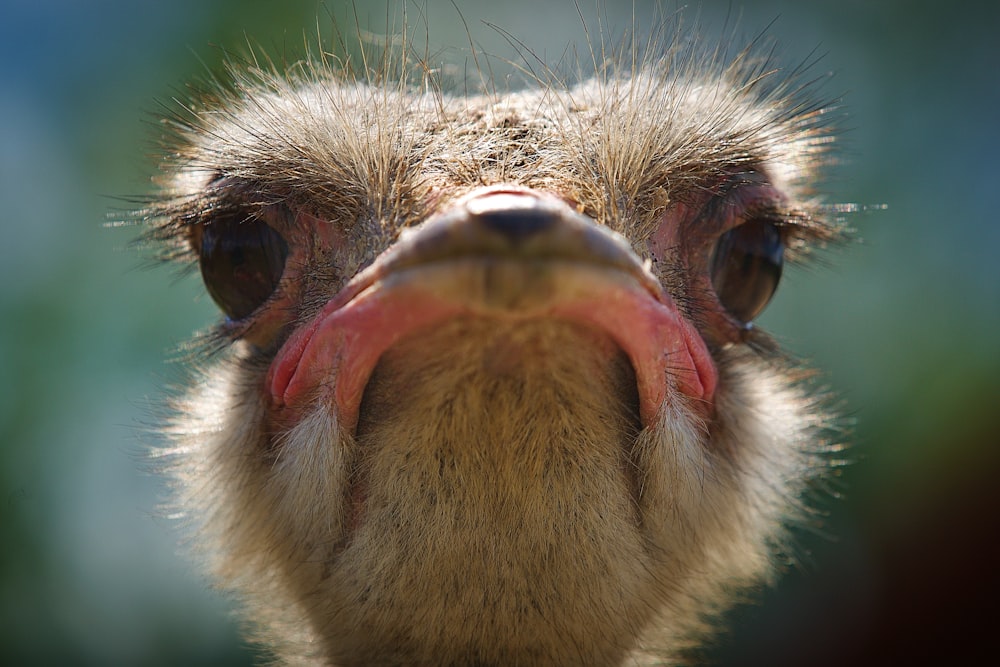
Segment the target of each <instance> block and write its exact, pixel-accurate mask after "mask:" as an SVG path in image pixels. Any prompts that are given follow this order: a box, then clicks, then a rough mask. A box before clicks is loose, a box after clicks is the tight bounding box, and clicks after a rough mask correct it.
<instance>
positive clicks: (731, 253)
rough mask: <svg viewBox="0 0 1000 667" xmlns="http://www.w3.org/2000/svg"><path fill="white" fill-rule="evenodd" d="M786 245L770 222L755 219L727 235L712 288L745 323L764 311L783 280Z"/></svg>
mask: <svg viewBox="0 0 1000 667" xmlns="http://www.w3.org/2000/svg"><path fill="white" fill-rule="evenodd" d="M784 250H785V245H784V242H783V241H782V239H781V232H780V231H778V228H777V227H776V226H775V225H774V224H773V223H772V222H770V221H768V220H763V219H761V220H758V219H751V220H748V221H747V222H745V223H743V224H741V225H739V226H738V227H735V228H734V229H731V230H729V231H728V232H726V233H725V234H723V235H722V236H721V237H720V238H719V241H718V243H717V244H716V246H715V252H714V254H713V255H712V286H713V287H714V288H715V293H716V294H717V295H718V298H719V302H720V303H721V304H722V305H723V306H724V307H725V309H726V310H727V311H729V313H730V314H731V315H732V316H733V317H735V318H736V319H738V320H740V321H741V322H745V323H746V322H750V321H751V320H753V319H754V318H755V317H757V315H759V314H760V313H761V311H763V310H764V307H765V306H767V303H768V302H769V301H770V300H771V297H772V296H773V295H774V291H775V289H777V287H778V281H779V280H780V279H781V267H782V263H783V257H784Z"/></svg>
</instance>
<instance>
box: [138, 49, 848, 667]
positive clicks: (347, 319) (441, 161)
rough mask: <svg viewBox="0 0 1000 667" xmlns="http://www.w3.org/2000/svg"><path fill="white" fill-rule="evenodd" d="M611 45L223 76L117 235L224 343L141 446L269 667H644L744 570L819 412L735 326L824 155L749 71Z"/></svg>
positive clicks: (768, 346)
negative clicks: (173, 489)
mask: <svg viewBox="0 0 1000 667" xmlns="http://www.w3.org/2000/svg"><path fill="white" fill-rule="evenodd" d="M597 51H599V49H595V52H597ZM625 51H627V52H623V53H620V54H618V56H616V57H611V58H609V60H608V62H604V63H600V64H599V65H598V66H597V67H595V74H594V75H593V76H592V77H590V78H586V77H584V78H581V80H580V81H578V82H576V83H565V82H562V81H561V80H559V79H558V78H557V77H556V76H555V75H554V74H553V75H551V76H546V75H538V76H537V77H536V78H535V80H534V81H533V82H532V84H531V85H526V86H525V87H524V88H523V89H516V90H510V91H505V92H500V91H498V90H497V89H496V88H495V87H490V86H487V87H486V92H483V93H482V94H474V95H458V94H455V93H452V92H449V91H448V90H445V89H444V88H443V87H442V86H440V85H439V82H438V81H436V80H435V79H434V78H433V75H432V74H431V73H430V72H431V70H430V68H429V67H425V68H423V69H421V68H420V67H406V66H403V67H402V68H401V69H402V70H404V71H402V72H399V71H396V69H397V68H396V67H394V64H393V59H392V57H391V56H389V55H387V56H385V58H384V59H383V60H382V61H381V62H380V64H379V65H378V66H376V67H374V68H373V69H371V70H366V71H363V72H360V73H351V72H350V71H349V68H348V67H346V66H343V65H342V64H341V63H339V62H338V61H332V60H330V59H322V60H319V61H307V62H305V63H303V64H300V65H297V66H295V67H292V68H289V69H288V70H287V71H282V72H280V73H277V72H274V71H260V70H256V69H253V68H248V69H244V70H240V71H236V72H235V73H234V80H235V82H234V84H233V85H232V86H231V87H230V88H229V89H228V90H227V92H223V93H220V94H217V95H215V96H214V97H213V98H212V99H211V100H210V101H204V102H197V103H192V104H191V105H189V106H187V107H185V109H184V111H183V112H182V113H180V114H178V116H177V117H176V118H175V119H174V121H175V123H174V125H175V127H176V128H177V135H178V136H177V137H176V138H175V141H174V143H172V145H171V150H170V152H169V157H168V158H167V159H166V160H165V162H164V164H163V172H162V177H161V180H162V184H163V187H162V193H161V194H160V195H159V197H158V199H157V200H156V202H155V203H154V205H152V206H151V207H150V208H149V209H148V210H147V211H145V212H144V214H143V215H144V216H145V217H146V218H147V220H148V221H149V223H150V225H151V227H150V229H151V230H152V231H151V232H150V233H151V235H152V236H153V237H155V238H156V239H157V240H158V241H159V242H160V243H162V244H163V247H165V248H167V251H166V254H168V255H171V256H173V257H174V258H180V259H182V260H185V261H188V262H191V263H193V264H195V265H197V266H198V267H200V271H201V275H202V277H203V279H204V283H205V287H206V290H207V292H208V294H209V295H210V296H211V297H212V299H213V300H214V301H215V302H216V303H217V304H218V305H219V307H220V309H221V310H222V312H223V314H224V319H223V321H222V322H221V323H220V324H219V325H218V326H217V327H216V328H215V329H214V330H213V332H212V334H211V335H210V336H209V337H208V340H209V342H210V344H209V345H207V346H206V347H207V348H210V349H206V350H205V354H204V358H203V359H202V362H201V363H200V364H198V366H197V368H196V369H195V370H193V371H192V372H191V375H190V378H189V380H190V381H189V387H188V388H187V389H186V390H185V391H184V393H183V395H182V396H180V397H178V398H177V399H176V400H175V402H174V405H173V412H174V417H173V418H172V419H171V420H170V422H169V423H168V425H167V428H166V430H167V433H168V440H169V443H170V444H169V448H168V450H167V451H166V452H165V456H167V457H168V458H169V459H170V461H171V467H172V470H173V471H174V473H175V478H176V481H177V502H178V503H179V504H180V505H181V506H182V507H183V508H184V510H185V511H186V513H187V515H188V516H189V518H190V520H191V522H192V524H193V527H192V530H193V531H194V535H195V541H196V543H197V544H198V545H199V547H200V550H201V553H202V557H203V559H204V560H205V561H206V562H207V563H208V565H209V567H210V568H211V571H212V574H213V576H214V577H215V578H216V580H217V581H218V583H219V584H220V585H221V586H222V587H224V588H225V589H227V590H229V591H231V592H233V593H234V594H235V595H236V596H237V597H238V599H239V600H240V603H241V605H242V609H243V610H244V613H245V618H246V620H247V621H248V627H249V628H250V631H251V632H252V633H253V636H254V637H255V639H256V640H258V641H260V642H261V643H263V644H264V645H266V646H267V647H268V648H269V649H270V650H271V651H273V652H274V654H275V655H276V656H278V657H279V658H281V659H283V660H287V661H290V662H297V661H314V662H317V663H321V664H335V665H375V664H442V665H444V664H448V665H458V664H469V665H473V664H474V665H502V664H518V665H536V664H537V665H557V664H563V665H580V664H594V665H598V664H600V665H614V664H621V663H628V664H638V663H646V662H650V663H654V662H658V661H661V660H668V659H670V658H671V656H675V655H676V654H677V653H678V651H680V650H683V649H684V648H685V647H687V646H689V645H690V643H691V642H692V641H693V640H696V639H697V638H698V637H700V636H702V635H703V634H704V633H705V632H706V630H707V628H708V627H709V625H710V619H711V617H712V615H713V614H716V613H717V612H719V611H720V610H722V609H724V608H725V607H726V606H727V605H728V604H730V603H731V602H732V600H733V598H734V595H735V594H737V593H738V592H739V591H741V590H743V589H745V588H746V587H747V586H749V585H752V584H756V583H759V582H760V581H762V580H766V579H767V578H768V577H769V576H770V575H771V573H772V570H773V563H774V561H775V554H777V553H782V552H783V550H784V548H785V542H786V539H785V537H786V536H785V533H786V530H787V526H788V525H789V524H790V523H791V522H794V521H796V520H797V519H799V518H800V517H801V516H802V513H803V511H804V510H803V505H802V503H801V501H800V498H801V496H802V494H803V492H804V491H805V490H806V487H807V486H808V485H809V483H810V481H811V480H813V479H815V478H816V477H817V475H818V474H820V473H821V471H822V470H823V469H824V467H825V466H826V464H825V462H824V459H825V457H824V455H823V453H824V452H823V450H824V448H825V447H827V446H828V445H827V444H825V443H824V440H823V434H822V429H824V428H825V426H826V424H827V421H828V420H827V418H826V416H825V415H824V414H823V413H822V411H821V410H820V409H819V408H818V407H817V401H816V400H815V398H814V397H812V396H811V395H810V392H809V390H808V387H807V383H806V382H805V380H806V378H807V377H808V375H807V374H806V373H805V372H803V371H802V370H801V369H800V368H799V367H797V366H796V365H795V364H793V363H792V362H790V361H789V360H788V359H787V358H786V357H785V356H784V355H783V354H782V353H781V352H780V351H779V349H778V347H777V346H776V345H775V344H774V343H773V341H772V340H771V339H770V338H769V337H767V335H766V334H764V333H763V332H762V331H760V330H759V329H758V328H756V327H755V326H754V325H753V321H754V319H755V317H757V315H758V314H759V313H760V312H761V311H762V309H763V308H764V307H765V305H766V304H767V303H768V301H769V300H770V298H771V296H772V294H773V293H774V291H775V288H776V287H777V284H778V281H779V278H780V276H781V272H782V264H783V262H784V261H788V260H793V261H794V260H801V259H803V258H805V257H807V255H808V254H809V251H810V250H811V249H812V248H814V247H816V246H817V245H822V244H824V243H825V242H826V241H828V240H829V239H830V238H832V237H833V236H834V235H835V234H836V229H835V225H833V224H831V223H830V222H829V221H828V220H826V219H825V216H824V213H823V209H822V208H821V207H820V206H819V205H818V203H817V201H816V200H815V198H814V195H813V190H812V185H813V182H814V180H815V178H816V173H815V171H816V168H817V167H818V166H819V164H820V163H821V162H822V155H823V152H824V150H825V147H826V146H827V145H828V144H829V133H828V132H827V131H826V130H825V129H824V124H823V123H822V121H821V118H820V117H821V107H820V106H818V105H816V104H814V103H812V102H811V101H810V100H809V99H808V96H807V95H806V94H804V93H803V92H802V88H801V87H800V83H797V82H796V81H795V77H794V76H792V77H790V78H784V79H783V78H782V75H780V74H771V73H770V66H769V64H768V63H767V62H766V60H758V59H755V58H754V57H753V56H752V53H750V52H743V53H740V54H738V55H737V56H736V57H735V58H733V59H731V60H729V61H723V60H722V58H721V57H718V55H717V54H715V55H713V54H709V56H708V57H700V56H699V55H698V54H697V53H695V52H693V51H690V50H688V49H687V48H685V47H682V46H680V45H677V44H664V43H662V42H659V43H657V44H654V45H653V46H650V47H649V49H648V50H647V51H646V52H644V53H641V54H640V53H637V52H636V51H634V50H627V49H626V50H625ZM536 69H537V68H536Z"/></svg>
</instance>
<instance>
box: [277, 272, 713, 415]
mask: <svg viewBox="0 0 1000 667" xmlns="http://www.w3.org/2000/svg"><path fill="white" fill-rule="evenodd" d="M380 259H382V258H380ZM488 261H491V260H486V259H482V258H474V257H465V258H463V257H453V258H450V259H445V260H441V261H437V262H429V263H427V264H422V265H417V266H410V267H405V268H399V269H396V270H386V269H385V268H384V267H383V263H382V262H380V261H379V260H376V262H375V263H374V264H373V265H371V266H370V267H368V268H367V269H366V270H365V271H362V272H361V273H360V274H358V275H357V276H356V277H355V278H354V280H352V281H351V282H350V283H349V284H348V285H347V286H345V287H344V289H342V290H341V291H340V292H339V293H338V294H337V295H336V296H334V297H333V299H331V300H330V301H329V302H328V303H327V304H326V306H324V308H323V309H322V310H321V311H320V312H319V313H318V314H317V315H316V317H315V318H314V319H313V320H312V322H310V323H309V324H308V325H307V326H304V327H302V328H301V329H299V330H298V331H296V332H295V333H294V334H293V335H292V336H291V337H290V338H289V339H288V341H286V342H285V344H284V345H283V346H282V348H281V350H279V352H278V354H277V356H276V358H275V360H274V361H273V363H272V364H271V368H270V371H269V373H268V379H267V386H268V389H269V391H270V394H271V400H272V403H273V406H274V408H275V409H276V411H277V413H278V415H279V417H280V418H290V419H294V418H295V417H297V416H300V415H301V411H302V410H303V409H305V408H306V407H307V406H309V405H311V404H312V403H313V402H314V401H317V400H319V401H329V402H332V404H333V405H334V406H335V408H336V411H337V416H338V419H339V420H340V423H341V425H342V426H343V427H344V428H346V429H347V430H348V431H352V432H353V430H354V429H355V428H356V426H357V421H358V410H359V407H360V404H361V398H362V395H363V393H364V389H365V386H366V384H367V383H368V379H369V377H370V376H371V374H372V371H373V370H374V368H375V365H376V364H377V363H378V360H379V358H380V357H381V356H382V354H383V353H384V352H385V351H386V350H388V349H389V348H391V347H392V346H394V345H395V344H397V343H398V342H399V341H400V340H402V339H404V338H406V337H408V336H411V335H414V334H415V333H417V332H419V331H420V330H421V329H426V328H428V327H432V326H434V325H436V324H440V323H441V322H445V321H449V320H452V319H454V318H456V317H492V318H502V319H503V320H504V321H508V322H510V321H524V320H537V319H548V320H561V321H566V322H570V323H574V324H579V325H583V326H586V327H589V328H592V329H595V330H598V331H601V332H604V333H606V334H607V335H608V336H609V337H610V338H611V339H612V340H613V341H614V342H615V344H617V345H618V346H619V347H620V348H621V349H622V350H623V351H624V352H625V354H626V355H627V356H628V358H629V360H630V361H631V363H632V367H633V369H634V371H635V375H636V383H637V389H638V396H639V418H640V419H641V421H642V424H643V425H644V426H650V425H652V424H654V423H655V422H656V420H657V418H658V415H659V414H660V408H661V406H662V404H663V402H664V401H666V400H670V394H671V393H672V392H680V393H681V394H683V395H685V396H687V397H688V399H690V400H691V402H692V405H693V406H694V407H695V409H696V410H698V411H699V412H701V413H702V414H704V415H707V414H709V413H710V412H711V407H712V399H713V396H714V393H715V387H716V383H717V380H718V376H717V372H716V370H715V364H714V363H713V361H712V358H711V356H710V355H709V352H708V349H707V348H706V346H705V343H704V342H703V340H702V338H701V335H700V334H699V333H698V331H697V330H696V329H695V328H694V326H693V325H692V324H691V323H690V322H688V321H687V320H686V319H684V317H682V316H681V314H680V313H679V312H678V311H677V308H676V307H675V305H674V304H673V302H672V300H671V299H670V297H669V295H667V294H666V293H665V292H664V291H663V290H662V288H661V287H660V286H659V284H658V283H656V282H655V281H654V280H652V279H651V277H650V278H649V279H647V277H645V276H643V277H642V279H641V280H640V279H639V278H637V277H636V276H635V275H632V274H630V273H629V272H627V271H625V270H623V269H619V268H615V267H609V266H602V265H599V264H589V263H587V262H584V261H560V260H556V262H557V264H558V265H557V266H553V267H552V270H551V275H552V280H551V284H550V285H549V288H550V289H549V290H548V291H547V296H539V297H538V298H535V299H531V304H530V305H525V306H523V307H516V308H497V307H496V306H489V305H487V304H486V303H485V302H484V301H483V299H482V298H481V296H480V295H474V294H473V292H474V291H475V290H474V289H466V288H464V287H461V286H462V285H467V284H470V283H473V282H474V279H469V280H462V278H469V277H470V276H474V275H476V274H475V273H474V272H475V271H477V270H481V269H482V266H483V265H484V263H485V262H488ZM496 261H501V262H502V261H503V260H496ZM636 261H637V262H638V260H636ZM511 263H512V264H515V265H516V263H517V262H516V260H515V261H513V262H511ZM456 285H458V286H459V287H456Z"/></svg>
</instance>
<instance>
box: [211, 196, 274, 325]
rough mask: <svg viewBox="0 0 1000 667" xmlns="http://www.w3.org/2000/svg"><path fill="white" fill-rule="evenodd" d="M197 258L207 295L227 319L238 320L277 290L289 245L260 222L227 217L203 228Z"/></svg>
mask: <svg viewBox="0 0 1000 667" xmlns="http://www.w3.org/2000/svg"><path fill="white" fill-rule="evenodd" d="M198 254H199V264H200V265H201V276H202V279H203V280H204V281H205V288H206V289H207V290H208V293H209V295H211V297H212V299H213V300H214V301H215V303H217V304H218V305H219V307H220V308H221V309H222V310H223V312H225V314H226V315H227V316H229V318H230V319H233V320H239V319H242V318H244V317H246V316H248V315H250V314H251V313H252V312H253V311H254V310H256V309H257V308H258V307H259V306H260V305H261V304H262V303H264V301H266V300H267V298H268V297H269V296H271V294H272V293H273V292H274V290H275V289H276V288H277V286H278V281H279V280H281V274H282V272H283V271H284V270H285V258H286V257H288V244H287V243H285V240H284V239H283V238H282V237H281V235H280V234H279V233H278V232H276V231H275V230H274V229H273V228H271V227H270V226H269V225H268V224H267V223H266V222H264V221H263V220H259V219H256V218H246V217H243V216H241V215H236V216H226V217H222V218H218V219H215V220H212V221H211V222H208V223H206V224H205V225H204V227H203V228H202V231H201V243H200V246H199V248H198Z"/></svg>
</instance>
